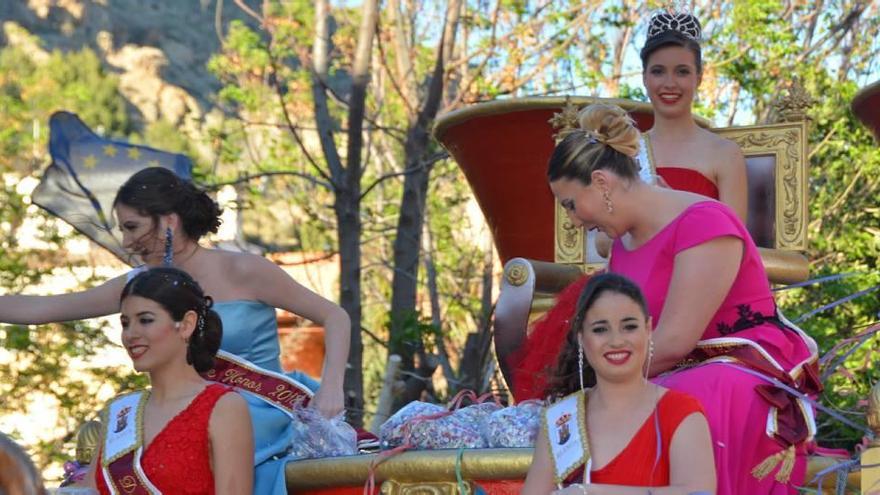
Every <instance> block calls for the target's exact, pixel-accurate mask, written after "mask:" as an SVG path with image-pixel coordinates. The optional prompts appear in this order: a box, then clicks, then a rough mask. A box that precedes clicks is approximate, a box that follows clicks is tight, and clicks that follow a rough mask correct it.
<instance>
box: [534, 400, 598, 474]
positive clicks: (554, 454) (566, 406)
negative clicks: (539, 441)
mask: <svg viewBox="0 0 880 495" xmlns="http://www.w3.org/2000/svg"><path fill="white" fill-rule="evenodd" d="M584 400H585V394H584V392H583V391H579V392H575V393H573V394H571V395H568V396H566V397H565V398H563V399H561V400H559V401H557V402H555V403H553V404H551V405H549V406H547V407H546V408H545V409H544V421H543V423H542V425H541V426H542V427H543V428H544V433H546V435H547V442H548V444H549V445H550V462H551V463H552V464H553V478H554V479H555V480H556V483H557V484H558V483H562V482H563V481H564V480H565V478H567V477H568V476H569V475H570V474H571V473H573V472H574V471H575V470H577V469H578V468H579V467H580V466H584V465H587V466H589V460H590V446H589V440H588V438H587V421H586V418H587V415H586V407H585V403H584ZM587 469H588V472H587V474H585V476H589V468H587ZM588 481H589V480H588V479H586V478H585V479H584V482H585V483H586V482H588Z"/></svg>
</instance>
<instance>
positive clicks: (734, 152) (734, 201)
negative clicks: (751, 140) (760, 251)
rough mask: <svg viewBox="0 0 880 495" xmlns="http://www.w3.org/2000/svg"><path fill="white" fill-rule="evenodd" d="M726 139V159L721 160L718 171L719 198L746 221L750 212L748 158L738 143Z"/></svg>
mask: <svg viewBox="0 0 880 495" xmlns="http://www.w3.org/2000/svg"><path fill="white" fill-rule="evenodd" d="M724 141H725V146H724V149H723V156H724V160H721V162H720V164H719V165H718V167H717V171H716V176H717V179H716V182H717V183H718V199H719V200H720V201H721V202H722V203H724V204H726V205H727V206H730V207H731V208H733V211H735V212H736V215H737V216H738V217H739V219H740V220H742V222H743V223H745V222H746V216H747V215H748V212H749V191H748V181H747V179H746V159H745V157H744V156H743V154H742V150H740V149H739V146H737V144H736V143H734V142H733V141H728V140H724Z"/></svg>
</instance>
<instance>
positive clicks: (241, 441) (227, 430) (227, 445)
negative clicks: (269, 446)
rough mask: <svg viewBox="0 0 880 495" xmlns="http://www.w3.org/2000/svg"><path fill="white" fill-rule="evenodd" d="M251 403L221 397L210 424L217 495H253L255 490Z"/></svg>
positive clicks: (229, 397)
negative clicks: (248, 404)
mask: <svg viewBox="0 0 880 495" xmlns="http://www.w3.org/2000/svg"><path fill="white" fill-rule="evenodd" d="M250 418H251V416H250V413H249V412H248V407H247V403H245V401H244V399H242V398H241V396H240V395H238V394H236V393H227V394H225V395H223V397H220V399H219V400H218V401H217V404H216V405H215V406H214V410H213V411H212V412H211V420H210V422H209V424H208V434H209V436H210V439H211V471H212V472H213V473H214V491H215V493H216V494H217V495H249V494H250V493H251V492H252V490H253V486H254V437H253V435H254V433H253V428H252V426H251V419H250Z"/></svg>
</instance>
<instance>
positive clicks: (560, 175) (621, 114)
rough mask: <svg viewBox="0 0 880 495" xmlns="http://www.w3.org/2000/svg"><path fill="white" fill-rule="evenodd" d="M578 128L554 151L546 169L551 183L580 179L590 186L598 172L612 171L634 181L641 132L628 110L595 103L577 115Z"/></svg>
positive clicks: (637, 171) (569, 133)
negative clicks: (595, 173)
mask: <svg viewBox="0 0 880 495" xmlns="http://www.w3.org/2000/svg"><path fill="white" fill-rule="evenodd" d="M578 122H579V124H580V127H579V128H578V129H575V130H572V131H569V132H568V133H567V135H566V136H565V137H564V138H563V139H562V141H560V142H559V144H557V145H556V148H554V149H553V154H552V155H551V156H550V162H549V164H548V166H547V178H548V180H549V181H550V182H553V181H556V180H559V179H577V180H579V181H580V182H581V183H583V184H584V185H590V182H591V181H592V178H591V175H592V173H593V172H594V171H596V170H610V171H612V172H614V173H615V174H617V175H618V176H619V177H623V178H625V179H630V180H634V179H636V178H638V176H639V167H638V165H637V164H636V162H635V160H634V157H635V156H636V153H638V149H639V130H638V129H636V127H635V124H634V123H633V121H632V118H630V116H629V114H628V113H626V110H624V109H622V108H620V107H618V106H616V105H608V104H605V103H595V104H593V105H589V106H587V107H585V108H584V109H582V110H581V111H580V112H579V113H578Z"/></svg>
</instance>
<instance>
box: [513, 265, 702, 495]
mask: <svg viewBox="0 0 880 495" xmlns="http://www.w3.org/2000/svg"><path fill="white" fill-rule="evenodd" d="M652 350H653V345H652V343H651V319H650V317H649V316H648V310H647V305H646V302H645V299H644V296H642V293H641V291H640V290H639V288H638V286H637V285H636V284H635V283H634V282H632V281H631V280H629V279H627V278H626V277H623V276H620V275H617V274H610V273H609V274H602V275H597V276H595V277H592V278H591V279H590V281H589V282H588V283H587V285H586V287H585V288H584V290H583V291H582V293H581V294H580V297H579V300H578V307H577V312H576V313H575V318H574V320H573V322H572V324H571V326H570V329H569V332H568V335H567V337H566V342H565V345H564V347H563V350H562V353H561V354H560V357H559V363H558V365H557V368H556V370H555V373H554V375H553V380H552V381H551V393H552V394H553V395H554V396H556V397H560V396H567V397H565V398H563V399H562V400H560V401H559V402H557V404H564V403H565V401H566V400H567V399H568V398H570V397H574V403H575V404H577V403H581V404H584V405H583V407H581V406H580V404H577V405H576V406H575V407H572V408H571V409H572V413H570V414H569V413H566V411H561V412H562V414H560V415H558V416H553V415H552V412H551V410H552V408H553V407H554V406H550V407H549V408H548V409H547V412H545V415H544V420H543V421H542V428H541V433H540V435H539V437H538V440H537V444H536V446H535V457H534V459H533V461H532V466H531V468H530V469H529V474H528V477H527V478H526V483H525V486H524V487H523V493H524V494H528V495H533V494H535V495H537V494H542V495H543V494H546V493H550V492H551V491H553V489H554V484H556V485H557V486H559V489H560V490H559V491H558V492H556V493H572V494H577V495H581V494H589V495H596V494H598V495H601V494H616V495H628V494H633V495H636V494H637V495H644V494H645V493H652V494H654V495H661V494H663V495H673V494H685V493H696V492H699V493H714V490H715V465H714V462H713V456H712V443H711V439H710V436H709V426H708V424H707V422H706V418H705V416H704V415H703V410H702V407H701V406H700V404H699V403H698V402H697V401H696V399H694V398H692V397H691V396H689V395H687V394H684V393H681V392H676V391H673V390H669V389H666V388H664V387H660V386H658V385H655V384H653V383H651V382H649V381H648V380H647V378H646V374H647V370H648V368H649V366H650V359H651V355H652V354H653V352H652ZM586 387H589V388H586ZM575 410H577V412H574V411H575ZM581 411H582V412H581ZM554 417H559V418H561V419H562V421H561V422H560V421H558V420H557V421H552V420H551V419H550V418H554ZM572 417H573V418H576V419H574V421H570V418H572ZM549 423H553V424H549ZM560 424H563V425H565V427H564V428H560V427H559V425H560ZM582 428H584V429H582ZM574 429H579V430H580V431H583V432H584V435H583V438H584V439H585V440H586V441H584V442H582V444H578V443H577V442H578V440H577V439H578V438H579V437H578V435H576V434H575V435H572V434H571V433H572V430H574ZM573 439H574V440H573ZM575 446H576V447H575ZM565 449H569V450H568V451H567V452H568V454H566V450H565ZM574 449H576V450H580V451H582V452H584V455H582V456H580V459H578V460H575V461H573V462H567V461H566V458H565V457H564V456H566V455H570V454H571V450H574ZM575 457H577V456H575ZM560 462H563V463H565V464H563V465H560ZM554 481H559V483H554ZM649 487H663V488H657V489H649Z"/></svg>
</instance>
